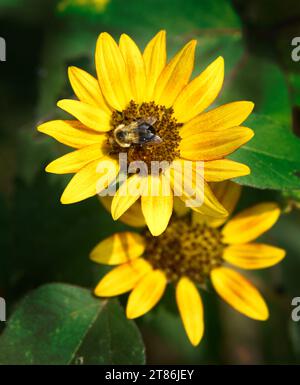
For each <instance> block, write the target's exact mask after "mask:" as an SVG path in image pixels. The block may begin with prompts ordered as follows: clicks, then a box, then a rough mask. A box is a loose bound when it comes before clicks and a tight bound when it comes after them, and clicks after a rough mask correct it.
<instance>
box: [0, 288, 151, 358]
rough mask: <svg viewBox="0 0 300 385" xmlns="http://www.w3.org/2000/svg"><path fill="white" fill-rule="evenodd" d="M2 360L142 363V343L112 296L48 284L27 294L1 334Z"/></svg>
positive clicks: (133, 325) (132, 324)
mask: <svg viewBox="0 0 300 385" xmlns="http://www.w3.org/2000/svg"><path fill="white" fill-rule="evenodd" d="M0 363H1V364H58V365H59V364H126V365H129V364H142V363H144V346H143V343H142V340H141V336H140V334H139V331H138V329H137V328H136V326H135V324H134V322H133V321H129V320H127V319H126V317H125V315H124V311H123V309H122V307H121V306H120V305H119V304H118V302H117V301H116V300H112V301H107V300H105V301H101V300H99V299H97V298H94V297H93V296H92V295H91V293H90V291H89V290H87V289H82V288H79V287H76V286H71V285H65V284H49V285H45V286H42V287H40V288H39V289H37V290H35V291H34V292H32V293H30V294H29V295H27V296H26V297H25V298H24V299H23V300H22V301H21V303H20V304H19V306H18V307H17V309H16V310H15V312H14V313H13V315H12V316H11V318H10V320H9V321H8V325H7V327H6V329H5V330H4V332H3V334H2V336H1V338H0Z"/></svg>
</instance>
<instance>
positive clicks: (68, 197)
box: [60, 156, 119, 204]
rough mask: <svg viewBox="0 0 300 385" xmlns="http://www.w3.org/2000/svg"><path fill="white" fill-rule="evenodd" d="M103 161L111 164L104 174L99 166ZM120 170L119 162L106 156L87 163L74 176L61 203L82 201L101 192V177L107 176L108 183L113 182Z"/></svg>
mask: <svg viewBox="0 0 300 385" xmlns="http://www.w3.org/2000/svg"><path fill="white" fill-rule="evenodd" d="M103 161H104V162H109V164H111V168H110V170H105V172H103V174H102V173H100V172H98V170H99V169H98V168H99V165H100V163H101V162H103ZM118 171H119V164H118V162H117V161H116V160H113V159H111V158H110V157H106V156H104V157H103V158H101V159H100V160H99V159H98V160H95V161H93V162H91V163H89V164H87V165H86V166H84V167H83V168H82V169H81V170H80V171H78V172H77V174H75V175H74V176H73V178H72V179H71V181H70V182H69V184H68V185H67V187H66V188H65V191H64V192H63V194H62V196H61V199H60V200H61V203H63V204H70V203H75V202H80V201H82V200H84V199H87V198H89V197H92V196H94V195H96V194H97V193H99V192H100V191H98V187H97V186H98V182H99V179H100V178H102V177H104V176H106V177H107V183H108V184H109V182H112V181H113V180H114V179H115V178H116V176H117V173H118Z"/></svg>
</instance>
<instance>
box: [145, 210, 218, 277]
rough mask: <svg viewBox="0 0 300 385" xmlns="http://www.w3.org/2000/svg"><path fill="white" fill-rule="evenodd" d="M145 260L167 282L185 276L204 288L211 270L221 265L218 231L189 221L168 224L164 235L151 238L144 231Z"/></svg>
mask: <svg viewBox="0 0 300 385" xmlns="http://www.w3.org/2000/svg"><path fill="white" fill-rule="evenodd" d="M145 236H146V241H147V246H146V251H145V253H144V258H145V259H146V260H147V261H148V262H150V264H151V265H152V266H153V267H154V268H156V269H160V270H162V271H163V272H164V273H165V274H166V276H167V278H168V280H169V281H177V280H178V279H179V278H180V277H182V276H186V277H188V278H190V279H191V280H193V281H194V282H196V283H199V284H204V283H205V280H206V278H207V277H208V276H209V273H210V272H211V270H212V269H213V268H215V267H217V266H220V265H221V263H222V253H223V249H224V244H223V243H222V234H221V232H220V230H219V229H215V228H212V227H209V226H207V225H206V224H192V223H191V219H190V218H189V217H185V218H178V217H175V218H173V219H172V220H171V222H170V224H169V226H168V228H167V229H166V231H165V232H164V233H163V234H162V235H160V236H158V237H153V236H152V235H151V234H150V233H149V232H148V231H146V234H145Z"/></svg>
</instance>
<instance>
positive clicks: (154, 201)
mask: <svg viewBox="0 0 300 385" xmlns="http://www.w3.org/2000/svg"><path fill="white" fill-rule="evenodd" d="M147 179H148V191H147V194H146V193H144V194H143V195H142V197H141V202H142V212H143V214H144V217H145V221H146V224H147V226H148V228H149V230H150V232H151V234H152V235H154V236H157V235H160V234H161V233H163V232H164V231H165V229H166V227H167V226H168V223H169V221H170V218H171V215H172V211H173V193H172V192H171V189H170V188H169V187H170V186H169V181H168V180H167V178H165V177H164V176H163V175H160V176H159V177H155V176H151V175H150V176H148V177H147Z"/></svg>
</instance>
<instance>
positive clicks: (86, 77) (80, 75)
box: [68, 67, 111, 114]
mask: <svg viewBox="0 0 300 385" xmlns="http://www.w3.org/2000/svg"><path fill="white" fill-rule="evenodd" d="M68 74H69V79H70V83H71V86H72V88H73V90H74V92H75V95H76V96H77V97H78V99H79V100H81V101H82V102H84V103H87V104H91V105H93V106H95V107H100V109H101V110H103V111H106V112H107V113H108V114H110V113H111V111H110V108H109V107H108V105H107V103H106V101H105V100H104V97H103V95H102V92H101V89H100V87H99V83H98V80H97V79H95V78H94V76H92V75H90V74H89V73H88V72H86V71H84V70H82V69H80V68H77V67H69V69H68Z"/></svg>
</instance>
